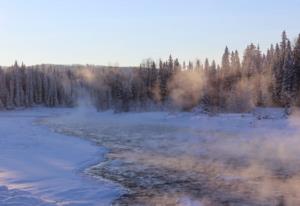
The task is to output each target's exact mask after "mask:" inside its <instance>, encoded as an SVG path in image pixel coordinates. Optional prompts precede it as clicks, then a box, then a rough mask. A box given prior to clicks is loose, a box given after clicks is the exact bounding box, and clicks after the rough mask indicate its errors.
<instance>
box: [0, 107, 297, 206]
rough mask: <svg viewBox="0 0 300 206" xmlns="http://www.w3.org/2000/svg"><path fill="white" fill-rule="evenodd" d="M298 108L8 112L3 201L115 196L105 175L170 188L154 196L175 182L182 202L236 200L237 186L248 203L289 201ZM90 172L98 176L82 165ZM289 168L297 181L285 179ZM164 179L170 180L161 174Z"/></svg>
mask: <svg viewBox="0 0 300 206" xmlns="http://www.w3.org/2000/svg"><path fill="white" fill-rule="evenodd" d="M299 117H300V116H299V115H298V114H297V113H296V114H295V115H292V116H291V117H289V118H286V116H285V115H284V111H283V109H278V108H266V109H264V108H258V109H256V110H255V111H254V112H253V113H248V114H218V115H216V116H208V115H206V114H199V113H184V112H181V113H176V112H174V113H167V112H147V113H120V114H115V113H113V112H112V111H107V112H96V111H95V109H92V108H76V109H43V108H35V109H31V110H24V111H13V112H1V113H0V185H3V187H0V200H1V201H2V202H0V205H1V203H2V204H4V205H9V204H10V203H11V202H13V203H12V204H15V203H16V204H15V205H18V204H19V205H26V204H27V205H33V204H35V205H110V204H111V203H112V201H114V200H115V199H116V198H118V197H120V195H122V194H123V193H124V192H125V190H124V188H122V187H121V186H120V185H118V184H114V183H112V182H110V181H108V180H103V179H102V178H101V177H107V176H108V177H113V180H114V181H116V182H118V183H120V184H122V183H126V181H129V183H134V184H133V185H137V188H146V190H145V191H144V193H143V191H142V192H141V194H143V195H145V194H147V193H148V192H149V190H147V188H150V189H151V192H152V190H155V185H160V187H161V188H160V189H162V188H163V189H162V190H158V191H159V192H161V193H162V195H163V197H157V201H158V202H159V201H166V199H167V200H168V201H171V202H172V201H174V199H173V196H174V194H168V192H169V191H168V184H169V185H170V186H169V187H171V188H170V191H172V190H173V189H174V190H176V191H177V192H178V193H179V194H180V195H178V196H176V195H177V194H176V195H175V197H176V198H180V199H179V200H176V201H175V202H179V205H181V206H182V205H184V206H188V205H201V206H202V205H203V206H207V205H214V201H216V200H224V201H230V200H235V199H234V197H233V196H231V195H232V194H236V195H237V197H238V198H237V199H236V200H235V201H241V199H242V197H243V198H244V200H245V202H246V203H248V204H250V205H251V203H254V202H255V203H259V204H258V205H260V204H265V203H266V202H268V201H269V200H270V199H273V200H274V201H277V199H278V196H280V195H281V194H285V198H286V199H285V200H286V201H287V200H290V199H291V200H292V201H293V203H297V204H296V205H298V203H300V196H299V194H300V193H299V190H298V189H297V188H298V187H297V184H298V183H299V182H300V176H298V174H300V164H299V162H300V152H299V149H298V148H299V146H300V138H299V134H300V124H299V122H300V118H299ZM37 120H38V121H37ZM74 136H77V137H81V138H75V137H74ZM86 139H88V140H90V142H89V141H86ZM91 142H94V143H95V142H96V143H98V144H99V145H101V146H96V145H94V144H92V143H91ZM103 168H104V169H103ZM161 169H163V170H161ZM147 171H148V172H149V171H150V172H153V174H147ZM210 171H211V172H213V173H210ZM92 172H94V173H93V175H95V176H97V180H95V179H93V178H92V177H90V176H86V175H84V173H89V174H91V173H92ZM101 172H102V173H101ZM105 172H108V173H109V175H107V176H105V174H107V173H105ZM170 172H172V173H170ZM206 173H208V174H206ZM97 174H98V175H97ZM99 174H102V175H104V176H101V175H99ZM199 175H200V176H199ZM185 176H186V177H187V178H185ZM287 176H288V177H291V181H287V180H286V179H284V178H285V177H287ZM126 178H133V179H131V180H128V179H126ZM178 179H180V180H182V182H188V181H191V183H193V184H191V186H190V187H189V185H188V184H185V187H186V188H173V187H183V185H179V186H178V185H176V184H175V186H173V184H172V181H174V180H178ZM155 181H156V182H155ZM203 181H205V182H203ZM164 182H168V184H166V185H165V186H164V185H162V184H160V183H164ZM224 182H226V184H225V183H224ZM227 182H229V183H228V184H227ZM231 184H239V186H238V187H234V186H232V188H239V189H241V188H242V189H241V190H239V191H233V193H230V195H229V192H228V193H227V189H228V188H227V187H225V189H224V190H225V191H226V192H224V191H223V192H224V194H223V195H222V196H220V193H221V192H220V191H222V187H221V186H220V187H219V186H218V185H225V186H226V185H231ZM128 185H130V184H128ZM193 185H194V186H195V187H193ZM202 185H203V187H204V189H203V190H205V189H211V188H214V190H217V192H215V191H214V190H213V189H212V191H208V192H206V193H208V194H209V195H210V196H208V197H204V200H203V199H202V197H200V198H196V197H192V196H190V194H189V193H188V191H191V193H192V192H193V190H194V188H196V189H197V188H198V187H201V186H202ZM139 186H141V187H139ZM244 186H245V187H244ZM261 188H263V190H264V191H261ZM273 188H276V189H277V190H276V191H274V189H273ZM126 189H128V188H126ZM129 189H132V190H134V189H135V188H129ZM181 189H182V190H181ZM247 189H249V190H247ZM200 191H201V190H200ZM164 192H166V193H167V194H164ZM181 192H182V193H181ZM243 192H244V193H243ZM151 194H156V193H155V192H154V193H151ZM253 194H255V195H256V196H255V195H253ZM261 194H263V195H264V196H261ZM278 194H279V195H278ZM164 195H166V197H165V196H164ZM168 195H170V196H168ZM215 195H218V197H215ZM226 195H228V196H226ZM243 195H246V197H245V196H243ZM247 195H248V196H247ZM249 195H253V196H249ZM164 197H165V198H164ZM252 198H253V199H252ZM162 199H163V200H162ZM155 200H156V199H154V200H153V201H155ZM248 200H249V201H248ZM250 200H251V201H252V202H251V201H250ZM4 201H5V202H4ZM247 201H248V202H247ZM278 201H279V200H278ZM249 202H250V203H249ZM159 203H161V202H159ZM273 203H274V202H273ZM276 203H277V202H276ZM161 205H163V204H161ZM245 205H247V204H245ZM265 205H268V204H265ZM287 205H293V204H287ZM294 205H295V204H294Z"/></svg>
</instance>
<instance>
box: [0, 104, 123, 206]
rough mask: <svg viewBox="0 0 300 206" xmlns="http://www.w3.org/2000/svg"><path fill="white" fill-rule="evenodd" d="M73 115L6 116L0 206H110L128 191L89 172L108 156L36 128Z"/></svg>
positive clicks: (0, 139)
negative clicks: (44, 121)
mask: <svg viewBox="0 0 300 206" xmlns="http://www.w3.org/2000/svg"><path fill="white" fill-rule="evenodd" d="M67 111H69V110H68V109H54V110H51V109H44V108H34V109H30V110H20V111H9V112H0V186H1V187H0V205H5V206H9V205H14V206H27V205H28V206H29V205H34V206H39V205H41V206H46V205H47V206H48V205H53V206H56V205H62V206H83V205H101V206H102V205H103V206H106V205H110V204H111V203H112V202H113V201H114V200H115V199H116V198H118V197H119V196H120V195H121V194H122V193H123V189H122V188H121V187H120V186H119V185H117V184H114V183H112V182H110V181H106V180H101V179H97V180H96V179H94V178H92V177H89V176H87V175H85V174H84V169H86V168H87V167H89V166H91V165H93V164H96V163H99V162H101V161H103V160H104V156H105V154H106V153H107V150H106V149H105V148H104V147H99V146H96V145H94V144H92V143H91V142H89V141H86V140H82V139H79V138H74V137H70V136H66V135H63V134H58V133H55V132H54V131H52V130H51V129H50V128H48V127H47V126H43V125H39V124H37V123H36V122H37V121H38V120H39V119H41V118H48V117H50V116H52V117H53V116H57V115H61V114H63V113H65V112H67Z"/></svg>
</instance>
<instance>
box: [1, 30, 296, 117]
mask: <svg viewBox="0 0 300 206" xmlns="http://www.w3.org/2000/svg"><path fill="white" fill-rule="evenodd" d="M299 91H300V35H299V37H298V38H297V39H296V41H291V40H290V39H289V38H288V37H287V34H286V32H285V31H284V32H283V33H282V39H281V41H280V42H279V43H277V44H275V45H271V46H270V48H269V49H268V50H267V51H266V52H262V51H261V49H260V47H259V45H255V44H250V45H248V46H247V47H246V49H245V51H244V53H243V55H240V54H239V52H238V51H236V50H235V51H230V50H229V48H228V47H226V48H225V51H224V54H223V56H222V59H221V61H220V64H217V63H216V61H215V60H212V61H210V60H209V59H205V60H204V61H201V60H199V59H198V60H195V61H188V62H180V61H179V60H178V59H177V58H173V57H172V56H171V55H170V56H169V58H168V59H167V60H165V61H163V60H161V59H160V60H158V61H154V60H152V59H145V60H143V61H142V63H141V64H140V67H127V68H123V67H104V66H94V65H50V64H44V65H34V66H25V65H24V64H23V63H22V64H21V65H19V64H18V63H17V62H15V64H14V65H13V66H10V67H2V68H0V108H1V109H2V110H12V109H15V108H21V107H33V106H37V105H42V106H47V107H74V106H76V105H77V104H78V102H79V100H80V99H81V98H84V97H88V98H90V99H91V102H92V103H93V105H94V106H95V107H96V108H97V110H98V111H103V110H114V111H116V112H128V111H152V110H180V111H191V110H193V109H195V108H198V107H199V108H202V109H203V110H204V111H208V112H249V111H251V110H252V109H253V108H255V107H258V106H259V107H285V108H291V107H297V106H300V92H299Z"/></svg>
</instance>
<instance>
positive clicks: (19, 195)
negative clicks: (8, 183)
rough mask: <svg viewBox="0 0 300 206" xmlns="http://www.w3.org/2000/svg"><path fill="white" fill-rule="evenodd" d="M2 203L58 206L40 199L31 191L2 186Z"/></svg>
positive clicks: (0, 192) (23, 205)
mask: <svg viewBox="0 0 300 206" xmlns="http://www.w3.org/2000/svg"><path fill="white" fill-rule="evenodd" d="M0 205H2V206H56V204H52V203H47V202H46V201H44V200H41V199H38V198H36V197H35V196H33V195H32V194H31V193H29V192H26V191H22V190H16V189H11V190H9V189H8V188H7V187H5V186H0Z"/></svg>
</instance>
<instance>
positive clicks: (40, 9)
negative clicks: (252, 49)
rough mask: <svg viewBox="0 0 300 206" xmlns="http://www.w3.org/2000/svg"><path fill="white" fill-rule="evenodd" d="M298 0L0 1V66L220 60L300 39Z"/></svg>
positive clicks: (132, 63) (299, 3)
mask: <svg viewBox="0 0 300 206" xmlns="http://www.w3.org/2000/svg"><path fill="white" fill-rule="evenodd" d="M299 8H300V1H299V0H284V1H283V0H172V1H171V0H0V64H1V65H10V64H12V63H13V61H14V60H15V59H17V60H18V61H24V63H25V64H27V65H30V64H38V63H57V64H71V63H80V64H86V63H90V64H102V65H107V64H115V63H116V62H118V63H119V65H123V66H124V65H138V64H139V63H140V62H141V60H142V59H144V58H147V57H152V58H154V59H158V58H160V57H162V58H167V57H168V55H169V54H173V56H176V57H179V58H180V60H188V59H191V60H194V59H195V58H196V57H199V58H201V59H203V58H205V57H209V58H210V59H212V58H215V59H216V60H219V59H220V56H221V55H222V53H223V50H224V48H225V46H226V45H228V46H229V48H230V49H238V50H239V51H240V52H242V50H243V49H244V48H245V46H246V45H247V44H249V43H251V42H253V43H260V45H261V47H262V49H265V48H266V47H267V46H269V45H270V44H271V43H274V42H277V41H279V40H280V34H281V32H282V30H286V31H287V33H288V35H289V37H290V38H291V39H292V40H294V39H295V38H296V37H297V36H298V33H300V21H299V19H300V12H299V11H300V10H299Z"/></svg>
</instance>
